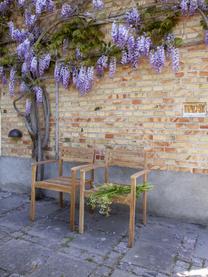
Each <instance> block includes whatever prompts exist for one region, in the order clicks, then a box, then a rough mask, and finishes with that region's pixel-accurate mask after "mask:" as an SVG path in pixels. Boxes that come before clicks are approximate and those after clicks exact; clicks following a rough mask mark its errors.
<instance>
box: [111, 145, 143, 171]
mask: <svg viewBox="0 0 208 277" xmlns="http://www.w3.org/2000/svg"><path fill="white" fill-rule="evenodd" d="M107 158H108V166H120V167H129V168H137V169H146V168H147V158H146V152H145V150H144V148H143V147H140V148H137V149H135V150H125V149H112V150H108V154H107Z"/></svg>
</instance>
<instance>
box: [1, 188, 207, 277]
mask: <svg viewBox="0 0 208 277" xmlns="http://www.w3.org/2000/svg"><path fill="white" fill-rule="evenodd" d="M28 199H29V198H28V196H27V195H25V194H14V193H11V192H9V193H8V192H5V191H4V192H2V191H0V277H108V276H112V277H134V276H138V277H186V276H194V277H197V276H200V277H208V227H206V226H198V225H194V224H188V223H184V222H180V221H177V220H174V219H165V218H159V217H149V219H148V224H147V225H146V226H143V225H142V224H141V220H140V217H139V220H138V215H137V220H136V222H137V223H136V230H135V231H136V242H135V246H134V247H133V248H131V249H129V248H128V247H127V241H128V210H127V209H126V208H125V209H123V208H122V206H119V205H117V206H115V209H113V213H112V215H111V216H110V217H108V218H104V217H103V216H101V215H99V214H98V213H96V212H95V213H94V214H90V213H89V212H88V211H86V213H85V233H84V234H83V235H80V234H78V232H71V231H70V229H69V203H67V202H66V207H65V208H64V209H60V207H59V205H58V203H57V201H55V200H53V199H49V198H46V199H44V200H42V201H38V202H37V216H36V220H35V222H33V223H32V222H30V221H29V218H28V214H29V200H28ZM1 201H3V202H1ZM76 224H78V209H77V210H76ZM76 227H78V226H76Z"/></svg>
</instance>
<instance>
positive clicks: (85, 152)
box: [30, 147, 95, 230]
mask: <svg viewBox="0 0 208 277" xmlns="http://www.w3.org/2000/svg"><path fill="white" fill-rule="evenodd" d="M94 155H95V151H94V149H93V148H77V147H69V148H68V149H67V158H65V157H64V159H59V160H48V161H41V162H37V163H34V164H32V189H31V207H30V219H31V220H32V221H34V219H35V190H36V188H41V189H46V190H52V191H57V192H59V200H60V206H61V207H63V206H64V205H63V203H64V202H63V193H69V194H70V198H71V199H70V227H71V229H72V230H74V218H75V201H76V189H77V187H78V186H79V184H80V178H77V173H78V172H79V170H80V169H83V168H84V167H86V165H89V164H93V162H94ZM64 161H67V162H79V163H82V164H83V163H84V165H80V166H75V167H73V168H71V176H63V162H64ZM51 163H58V177H56V178H51V179H46V180H43V181H36V172H37V167H38V166H41V165H46V164H51ZM92 178H93V174H92V176H91V178H89V179H87V180H86V184H89V185H90V186H91V184H92V182H93V180H92Z"/></svg>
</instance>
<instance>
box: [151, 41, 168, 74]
mask: <svg viewBox="0 0 208 277" xmlns="http://www.w3.org/2000/svg"><path fill="white" fill-rule="evenodd" d="M150 64H151V65H152V67H153V68H154V69H155V70H156V71H157V72H158V73H159V72H161V70H162V68H163V67H164V65H165V50H164V47H163V46H158V47H157V49H156V50H155V51H151V52H150Z"/></svg>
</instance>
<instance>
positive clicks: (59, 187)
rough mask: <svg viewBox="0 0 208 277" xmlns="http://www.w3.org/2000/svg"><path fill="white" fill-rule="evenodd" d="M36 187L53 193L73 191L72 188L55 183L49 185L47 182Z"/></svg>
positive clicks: (38, 183)
mask: <svg viewBox="0 0 208 277" xmlns="http://www.w3.org/2000/svg"><path fill="white" fill-rule="evenodd" d="M35 187H36V188H42V189H48V190H53V191H59V192H68V193H70V192H71V190H72V187H71V186H66V185H58V184H54V183H47V182H44V181H41V182H36V183H35Z"/></svg>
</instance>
